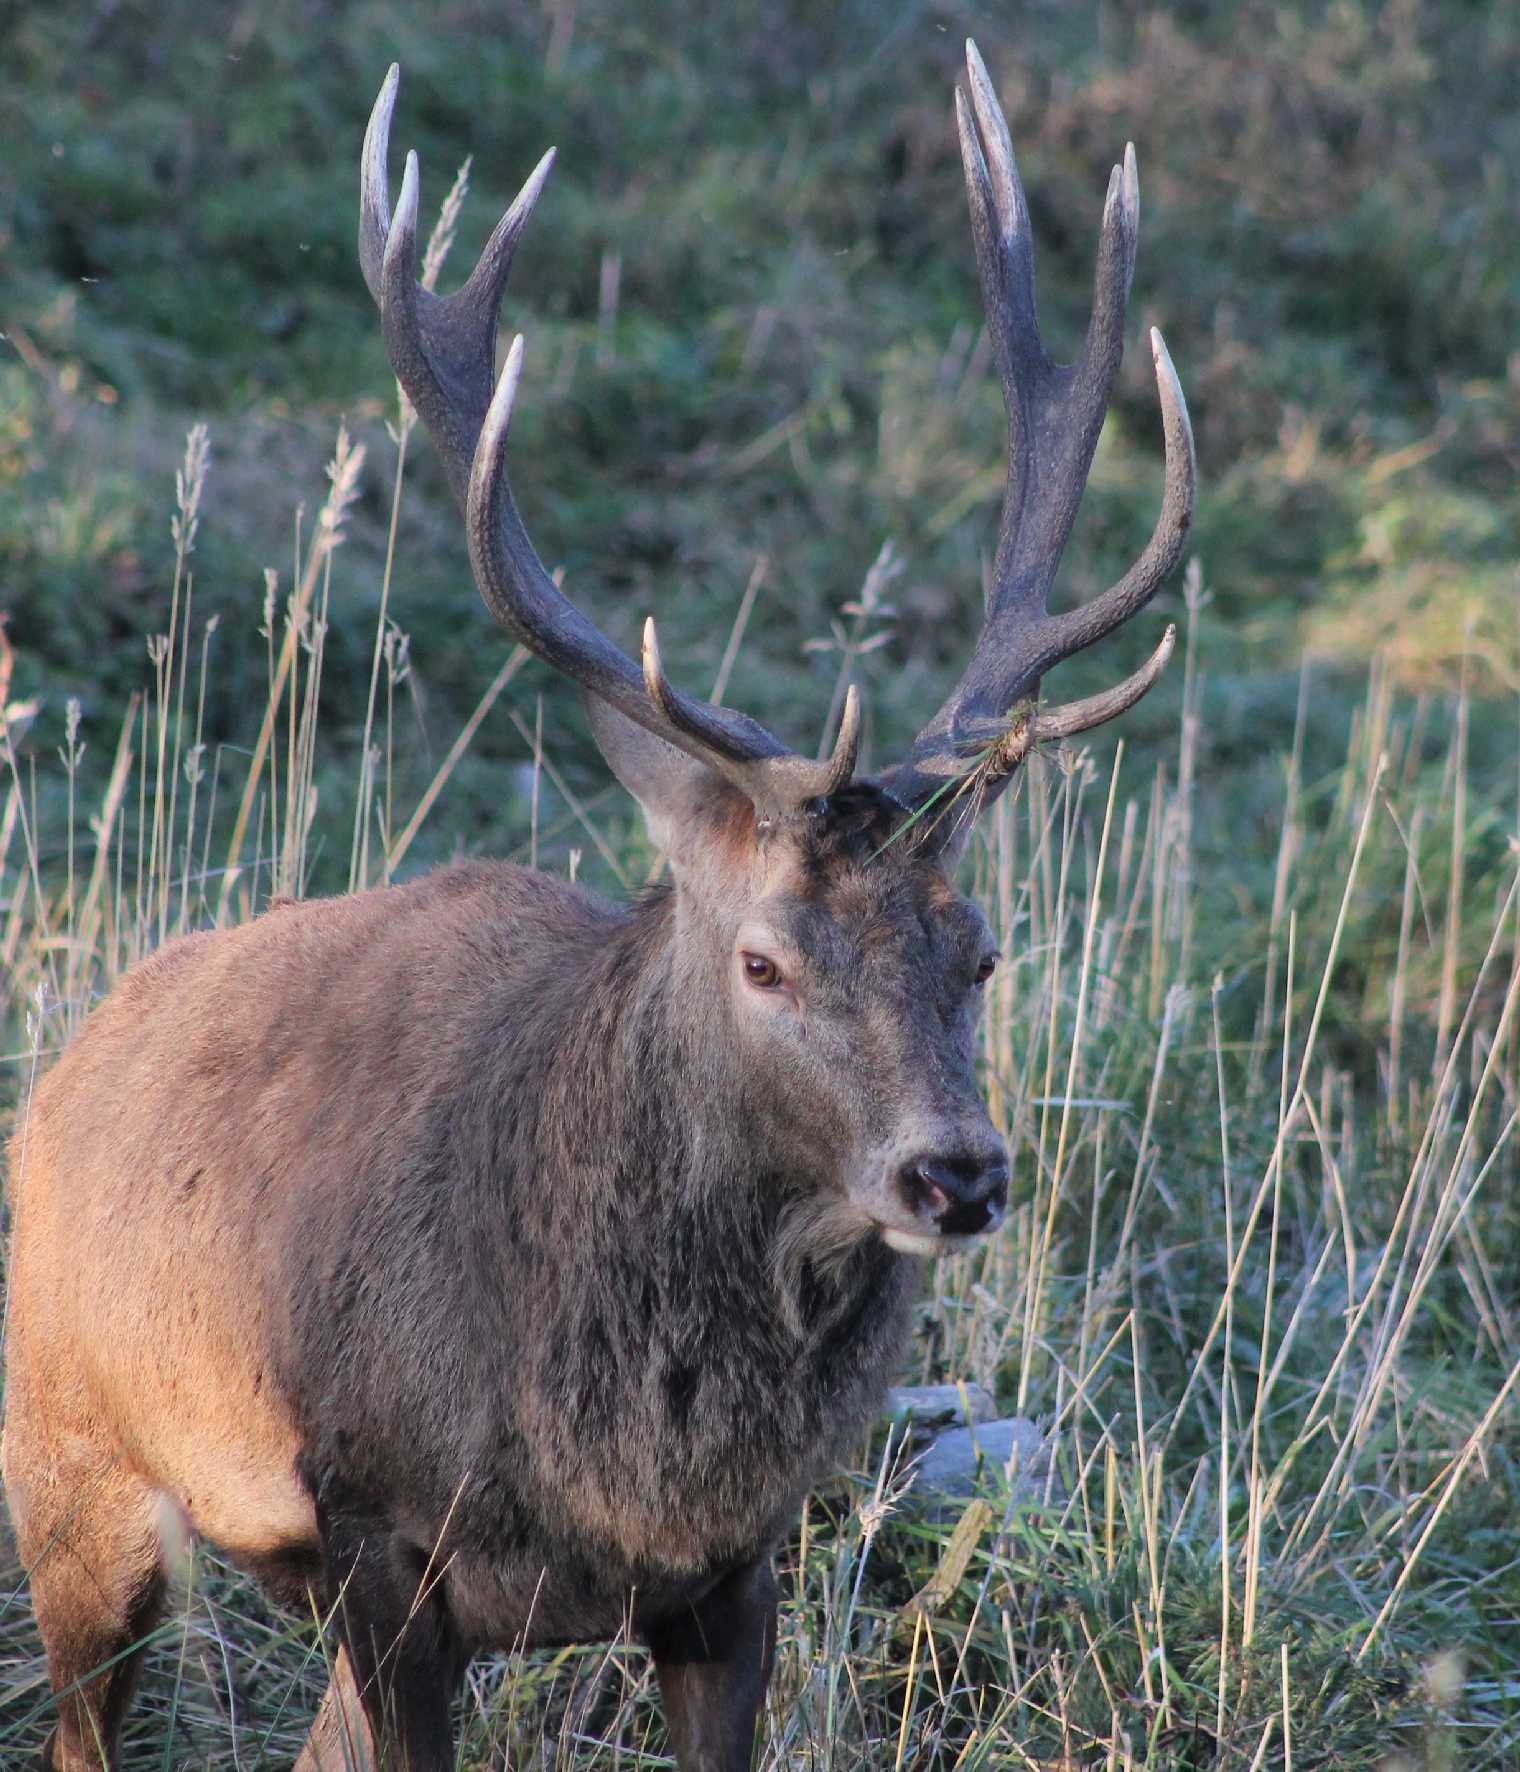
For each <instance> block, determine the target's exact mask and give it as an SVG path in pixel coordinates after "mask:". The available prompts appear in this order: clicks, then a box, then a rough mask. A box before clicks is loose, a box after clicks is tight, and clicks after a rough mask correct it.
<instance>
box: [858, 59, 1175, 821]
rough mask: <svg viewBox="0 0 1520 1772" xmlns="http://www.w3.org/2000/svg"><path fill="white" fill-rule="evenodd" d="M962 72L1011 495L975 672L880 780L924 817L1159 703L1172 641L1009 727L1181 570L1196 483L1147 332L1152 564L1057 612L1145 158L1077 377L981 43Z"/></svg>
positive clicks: (1124, 289) (1103, 401) (1131, 259)
mask: <svg viewBox="0 0 1520 1772" xmlns="http://www.w3.org/2000/svg"><path fill="white" fill-rule="evenodd" d="M966 72H967V85H968V87H969V92H970V96H969V100H968V97H967V95H966V93H965V92H962V91H961V90H960V89H959V88H957V90H956V94H955V110H956V121H957V124H958V126H959V130H960V143H961V160H962V163H963V165H964V167H965V173H966V191H967V194H968V197H969V199H970V205H971V228H972V234H973V236H974V238H975V241H976V258H977V265H978V268H979V270H980V272H981V281H982V295H983V300H984V302H985V304H986V309H987V327H988V332H989V334H990V336H991V341H992V348H993V354H994V356H995V358H996V360H997V366H998V372H999V375H1000V377H1001V380H1002V384H1003V403H1004V407H1005V408H1006V411H1007V414H1008V486H1007V491H1006V492H1005V494H1004V497H1003V514H1002V521H1001V525H1000V528H999V532H998V545H997V554H996V557H995V559H994V562H993V572H992V580H993V582H992V595H991V597H990V598H989V600H988V606H987V615H986V620H985V622H984V624H983V628H982V633H981V636H980V638H979V639H978V641H977V644H976V649H975V651H974V653H973V654H972V658H971V662H970V664H969V665H968V666H967V667H966V670H965V673H964V675H963V676H962V677H961V680H960V681H959V683H957V685H956V686H955V689H954V690H953V691H952V692H951V694H950V696H949V697H948V699H947V700H946V701H945V703H944V705H943V706H942V707H941V708H940V709H939V711H938V712H937V713H936V714H935V716H934V718H933V719H932V720H931V721H930V722H929V723H928V725H927V726H925V727H924V728H923V730H922V731H921V732H920V733H919V734H918V737H917V738H916V739H914V741H913V744H912V747H911V749H910V750H909V752H908V755H907V757H906V758H905V760H904V761H903V762H902V763H900V764H899V765H897V767H896V768H894V769H893V770H891V771H890V772H889V773H888V774H887V775H886V777H885V778H884V785H885V786H886V787H887V788H888V789H889V790H890V791H891V792H892V793H893V794H894V795H895V796H896V797H897V798H898V799H899V800H901V801H902V802H903V803H904V804H905V805H908V806H914V807H918V806H922V805H923V804H924V803H925V802H926V801H927V800H929V799H930V798H931V797H933V796H935V795H937V794H939V793H941V792H942V791H943V790H944V788H945V786H946V783H947V780H951V779H954V778H957V777H967V778H968V779H970V778H971V777H973V776H974V778H975V782H976V786H977V789H978V801H980V800H981V799H983V798H984V797H985V794H986V791H987V790H988V789H989V788H995V787H996V785H997V783H998V782H999V781H1000V780H1001V779H1003V778H1005V777H1006V776H1007V774H1009V773H1010V772H1011V771H1012V769H1013V768H1015V767H1017V765H1018V762H1019V761H1020V759H1021V758H1022V757H1023V756H1024V755H1025V753H1026V752H1027V751H1028V750H1029V748H1030V746H1031V745H1033V744H1034V743H1036V742H1038V740H1039V739H1041V738H1055V737H1065V736H1067V735H1069V734H1071V733H1075V732H1082V731H1086V730H1087V729H1088V728H1090V727H1093V726H1097V725H1100V724H1101V723H1102V722H1103V721H1105V720H1109V719H1112V718H1113V717H1114V715H1116V714H1119V713H1122V712H1123V711H1124V709H1125V708H1127V707H1129V706H1131V705H1132V704H1133V703H1134V702H1136V701H1138V700H1139V698H1140V697H1141V696H1142V695H1143V694H1144V693H1145V691H1146V690H1147V689H1149V688H1150V686H1151V685H1152V684H1153V683H1154V682H1155V681H1156V679H1157V678H1158V677H1159V676H1160V674H1161V671H1162V670H1163V669H1164V667H1165V665H1166V661H1167V659H1168V658H1169V657H1170V656H1171V650H1172V641H1173V632H1172V630H1170V629H1168V631H1167V633H1166V635H1165V636H1164V637H1163V639H1162V641H1161V644H1160V646H1159V647H1157V649H1156V651H1155V652H1154V653H1153V654H1152V656H1151V658H1150V659H1149V660H1148V661H1147V662H1146V663H1145V664H1144V665H1143V666H1142V667H1141V669H1140V670H1138V671H1137V672H1135V673H1134V675H1133V676H1131V677H1129V678H1128V679H1126V680H1125V682H1123V683H1121V684H1119V685H1118V686H1117V687H1116V688H1114V689H1112V690H1109V691H1107V692H1106V693H1104V694H1101V695H1095V696H1091V697H1089V698H1087V699H1086V700H1084V701H1079V702H1073V703H1071V704H1070V705H1069V706H1067V707H1064V708H1047V709H1041V710H1039V711H1038V712H1036V713H1035V714H1034V715H1033V718H1032V719H1031V720H1029V721H1026V722H1023V723H1022V724H1021V725H1020V726H1019V727H1018V729H1017V731H1016V732H1015V731H1011V730H1010V725H1009V716H1010V713H1011V712H1012V711H1014V710H1015V709H1016V708H1017V706H1018V704H1019V703H1020V702H1022V701H1025V700H1027V699H1029V698H1032V697H1034V696H1036V695H1037V694H1038V692H1039V685H1040V679H1041V677H1042V676H1043V675H1044V674H1045V672H1046V671H1048V670H1049V669H1050V668H1051V666H1052V665H1055V664H1058V663H1059V662H1060V661H1061V660H1062V659H1064V658H1069V657H1070V656H1071V655H1072V654H1073V653H1074V652H1080V651H1081V650H1082V649H1083V648H1084V647H1086V646H1091V645H1092V643H1093V642H1094V641H1095V640H1100V639H1102V638H1103V636H1104V635H1105V634H1109V633H1112V632H1113V630H1114V629H1115V628H1117V627H1118V626H1119V625H1120V624H1121V623H1122V622H1124V621H1127V620H1128V619H1129V617H1130V616H1131V615H1133V614H1134V613H1135V611H1136V610H1138V609H1140V608H1142V607H1143V606H1144V605H1145V604H1146V603H1147V602H1149V601H1150V599H1151V597H1153V596H1154V595H1155V593H1156V591H1157V589H1158V588H1159V587H1160V586H1161V584H1162V583H1163V582H1164V580H1165V579H1166V577H1167V575H1168V574H1169V573H1170V572H1171V571H1172V569H1173V568H1174V567H1175V566H1176V564H1177V562H1178V560H1179V559H1180V558H1181V555H1182V549H1183V543H1184V541H1185V539H1186V536H1187V531H1188V527H1189V525H1190V524H1191V522H1192V520H1193V500H1194V492H1195V481H1196V468H1195V464H1194V459H1193V434H1192V430H1191V428H1190V426H1189V424H1188V415H1187V406H1186V404H1185V402H1184V400H1183V397H1182V388H1181V386H1180V384H1179V383H1178V380H1177V375H1176V371H1175V370H1174V369H1173V368H1172V360H1171V358H1170V357H1169V356H1168V355H1167V349H1166V346H1165V344H1164V343H1163V342H1162V339H1161V334H1160V333H1159V332H1157V331H1155V330H1152V332H1151V352H1152V355H1153V357H1154V359H1155V365H1156V382H1157V386H1158V388H1159V390H1160V395H1161V414H1162V423H1163V428H1164V431H1165V436H1166V483H1165V488H1164V490H1163V493H1162V500H1161V514H1160V516H1159V518H1158V519H1157V522H1156V527H1155V530H1154V532H1153V534H1152V536H1151V539H1150V542H1149V543H1148V545H1147V546H1146V549H1145V551H1144V553H1142V554H1141V556H1140V558H1139V559H1138V560H1137V561H1136V562H1135V564H1134V565H1133V566H1132V567H1131V568H1130V570H1129V571H1128V572H1127V573H1126V574H1125V575H1124V577H1123V578H1122V579H1121V580H1120V581H1119V583H1118V584H1116V585H1114V586H1113V587H1112V588H1111V589H1109V590H1107V591H1105V592H1104V593H1103V594H1102V596H1100V597H1096V598H1094V599H1093V601H1092V602H1090V603H1088V604H1085V605H1084V606H1083V607H1081V608H1079V609H1074V610H1071V611H1070V612H1068V613H1066V614H1062V615H1051V614H1049V613H1048V612H1047V609H1046V599H1047V597H1048V595H1049V591H1050V586H1051V582H1052V580H1053V579H1054V577H1055V574H1056V569H1057V567H1058V566H1059V564H1060V560H1061V554H1062V551H1063V550H1064V548H1065V546H1066V542H1067V539H1068V537H1069V536H1070V534H1071V529H1072V524H1073V523H1074V522H1075V521H1076V516H1077V507H1078V505H1079V504H1080V502H1081V498H1082V491H1083V488H1084V486H1085V485H1086V482H1087V473H1088V469H1089V468H1090V467H1091V465H1092V457H1093V451H1094V449H1095V448H1096V447H1097V442H1098V432H1099V431H1100V430H1101V429H1102V425H1103V418H1104V414H1105V413H1106V411H1107V410H1108V402H1109V398H1110V395H1111V394H1112V392H1113V385H1114V380H1115V377H1116V376H1117V375H1118V372H1119V362H1120V358H1121V357H1122V355H1123V352H1124V314H1125V307H1126V304H1127V302H1128V299H1129V286H1130V278H1131V276H1132V275H1133V273H1134V268H1135V248H1136V244H1137V241H1138V238H1139V227H1140V188H1139V178H1138V175H1137V172H1136V168H1135V150H1134V148H1133V147H1127V148H1126V149H1125V151H1124V163H1123V165H1122V166H1116V167H1115V168H1114V170H1113V174H1112V176H1111V177H1110V179H1109V184H1108V198H1107V201H1106V202H1105V204H1104V208H1103V225H1102V231H1101V233H1100V235H1099V241H1098V265H1097V273H1096V280H1095V287H1094V292H1093V306H1092V317H1091V319H1090V321H1089V323H1088V328H1087V338H1086V340H1085V342H1084V344H1083V347H1082V353H1081V355H1080V357H1079V358H1078V359H1077V361H1076V362H1075V363H1073V364H1060V363H1053V362H1052V361H1051V360H1050V358H1049V357H1048V356H1047V355H1046V354H1045V349H1044V347H1043V345H1042V344H1041V342H1040V328H1039V319H1038V316H1037V313H1036V308H1035V292H1034V246H1033V241H1032V239H1031V237H1030V228H1029V210H1028V207H1027V205H1026V203H1025V200H1024V188H1023V186H1022V184H1021V183H1020V182H1019V172H1018V166H1017V164H1016V162H1015V160H1014V157H1013V144H1012V142H1011V141H1010V139H1009V135H1008V124H1007V120H1006V119H1005V118H1004V116H1003V111H1002V107H1001V106H1000V105H999V104H998V101H997V97H996V94H995V93H994V92H993V90H992V82H991V80H990V79H989V78H988V75H987V69H986V67H985V66H984V65H983V62H982V58H981V56H980V55H979V54H978V53H977V49H976V45H975V44H974V43H971V42H968V43H967V44H966Z"/></svg>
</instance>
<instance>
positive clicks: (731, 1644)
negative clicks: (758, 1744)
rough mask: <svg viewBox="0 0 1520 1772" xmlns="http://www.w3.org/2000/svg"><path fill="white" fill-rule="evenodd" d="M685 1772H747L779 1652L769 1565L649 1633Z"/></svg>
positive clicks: (753, 1567)
mask: <svg viewBox="0 0 1520 1772" xmlns="http://www.w3.org/2000/svg"><path fill="white" fill-rule="evenodd" d="M649 1647H650V1649H651V1650H652V1651H653V1653H654V1665H655V1672H656V1673H657V1674H658V1675H659V1680H660V1693H661V1695H662V1697H663V1698H664V1700H665V1721H666V1724H667V1726H668V1727H669V1729H670V1739H671V1742H672V1744H673V1746H674V1747H675V1751H676V1763H677V1765H678V1766H679V1767H680V1768H681V1772H749V1768H750V1764H751V1760H752V1758H753V1755H754V1749H755V1723H756V1720H757V1719H758V1717H759V1715H760V1706H761V1704H762V1703H763V1701H764V1699H765V1689H766V1687H767V1686H768V1685H769V1683H770V1677H771V1657H772V1655H773V1653H774V1651H775V1647H776V1579H775V1577H774V1575H772V1573H771V1565H770V1559H769V1558H768V1557H766V1558H763V1559H762V1560H761V1561H760V1562H758V1563H751V1564H749V1565H748V1566H747V1567H746V1568H743V1569H738V1570H735V1571H734V1573H733V1574H731V1575H727V1576H725V1577H724V1578H723V1580H722V1581H720V1582H719V1583H718V1585H717V1586H716V1587H715V1588H713V1589H712V1590H711V1591H710V1592H709V1593H707V1594H705V1595H704V1596H703V1598H702V1599H701V1600H700V1601H698V1602H697V1604H695V1605H693V1606H690V1607H687V1608H686V1609H685V1610H684V1611H682V1612H679V1613H676V1614H675V1615H674V1616H672V1617H671V1618H668V1619H665V1620H663V1621H662V1622H661V1623H660V1624H659V1626H658V1627H656V1628H655V1629H653V1630H651V1631H650V1632H649Z"/></svg>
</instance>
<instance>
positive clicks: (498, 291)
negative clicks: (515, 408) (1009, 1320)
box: [359, 63, 554, 506]
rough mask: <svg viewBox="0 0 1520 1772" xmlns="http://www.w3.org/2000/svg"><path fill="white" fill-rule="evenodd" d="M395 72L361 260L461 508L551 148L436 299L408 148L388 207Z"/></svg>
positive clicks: (373, 150)
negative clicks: (468, 266) (463, 271)
mask: <svg viewBox="0 0 1520 1772" xmlns="http://www.w3.org/2000/svg"><path fill="white" fill-rule="evenodd" d="M400 78H401V72H400V69H399V68H398V67H397V66H396V64H394V63H392V65H391V69H390V72H389V73H388V74H387V75H386V77H385V82H384V84H383V85H382V86H381V88H380V95H379V97H378V98H377V99H376V100H375V106H374V109H373V111H372V112H371V113H370V119H369V127H368V128H367V129H366V130H365V132H364V152H363V157H362V160H361V172H360V194H359V265H360V268H361V269H362V270H363V272H364V281H365V282H366V284H368V286H369V292H370V294H371V295H372V296H373V297H374V299H375V305H376V306H377V307H378V308H379V310H380V322H381V327H382V329H383V331H384V333H385V345H386V350H387V352H388V353H389V355H390V359H391V365H392V367H393V368H394V369H395V371H396V377H397V379H398V380H399V381H400V383H401V385H402V387H403V388H404V389H405V390H406V394H407V398H408V399H409V400H410V401H411V402H412V404H413V405H414V406H415V407H416V408H417V411H418V412H419V413H420V414H421V416H422V420H423V423H424V424H426V426H427V428H428V432H429V434H430V435H431V436H432V438H433V441H434V443H435V444H436V445H437V448H438V453H439V455H440V456H441V457H442V460H443V465H444V469H445V471H446V473H447V474H448V477H449V484H450V485H451V486H452V488H453V490H454V496H455V497H456V498H457V499H458V500H459V503H460V505H461V506H463V504H464V502H465V497H466V494H467V492H468V488H469V482H470V463H471V461H472V459H473V457H474V453H475V443H476V439H477V438H478V437H479V435H480V427H481V423H482V421H483V420H484V418H485V415H486V409H487V407H488V406H489V405H490V402H491V394H492V390H493V387H494V384H495V373H494V364H495V357H496V327H497V321H498V318H499V316H500V312H501V300H502V296H503V295H504V294H505V293H506V287H507V276H508V273H509V272H510V271H511V269H512V255H513V253H514V252H515V251H516V248H517V242H518V240H519V239H520V238H521V236H522V231H523V229H524V228H525V227H526V226H527V223H528V217H529V216H530V215H532V213H533V206H534V204H535V203H536V202H537V201H538V198H539V194H540V192H541V191H542V190H543V188H544V184H545V181H546V180H547V179H548V177H549V172H550V169H551V168H552V167H553V165H554V149H553V148H550V150H549V151H548V153H547V154H545V155H544V157H543V158H542V159H541V160H540V161H539V163H538V165H537V166H535V167H534V169H533V171H532V172H531V173H530V174H529V175H528V179H527V182H526V183H525V184H524V185H523V188H522V189H521V191H519V192H518V194H517V196H516V198H515V199H514V201H513V203H512V205H511V207H510V208H509V209H508V210H507V212H506V214H505V215H503V216H502V218H501V220H500V221H499V222H498V223H497V224H496V227H495V229H494V231H493V232H492V234H491V238H490V239H489V240H488V241H487V242H486V245H485V249H484V251H483V252H482V253H481V255H480V258H479V260H478V261H477V263H476V265H475V269H474V270H473V271H472V272H471V273H470V275H469V277H468V278H466V280H465V282H464V284H463V285H462V286H461V287H460V288H459V289H458V290H456V291H455V293H454V294H453V295H449V296H438V295H434V294H433V293H432V292H431V291H430V290H427V289H423V288H422V287H421V286H420V284H418V282H417V280H416V263H417V201H418V183H419V180H418V166H417V156H416V154H414V153H408V155H407V157H406V170H405V172H404V174H403V175H402V180H401V192H400V195H399V197H398V198H397V200H396V208H395V212H394V214H393V213H392V211H391V207H390V180H389V175H388V173H387V170H386V169H387V164H388V161H389V156H390V135H391V118H392V116H393V114H394V112H395V108H396V91H397V87H398V85H399V83H400Z"/></svg>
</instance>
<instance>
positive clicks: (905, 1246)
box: [881, 1224, 952, 1255]
mask: <svg viewBox="0 0 1520 1772" xmlns="http://www.w3.org/2000/svg"><path fill="white" fill-rule="evenodd" d="M881 1240H882V1241H883V1242H884V1243H885V1244H886V1246H887V1247H888V1248H889V1249H895V1250H896V1251H897V1253H898V1254H899V1255H938V1254H940V1253H941V1251H943V1250H944V1249H946V1248H949V1247H951V1246H952V1245H951V1243H950V1239H949V1238H948V1237H941V1236H925V1235H923V1234H922V1233H921V1232H919V1231H900V1230H895V1229H893V1228H892V1227H891V1226H890V1225H885V1224H884V1225H883V1226H882V1227H881Z"/></svg>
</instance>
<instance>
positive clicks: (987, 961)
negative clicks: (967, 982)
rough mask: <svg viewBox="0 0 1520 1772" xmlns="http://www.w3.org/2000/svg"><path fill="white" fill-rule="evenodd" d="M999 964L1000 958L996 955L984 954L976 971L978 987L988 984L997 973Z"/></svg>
mask: <svg viewBox="0 0 1520 1772" xmlns="http://www.w3.org/2000/svg"><path fill="white" fill-rule="evenodd" d="M997 963H998V956H997V955H996V954H983V956H982V958H981V960H980V962H979V963H978V965H977V969H976V982H977V984H978V985H984V984H986V982H987V980H988V979H989V978H991V977H992V975H993V973H994V972H996V971H997Z"/></svg>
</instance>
